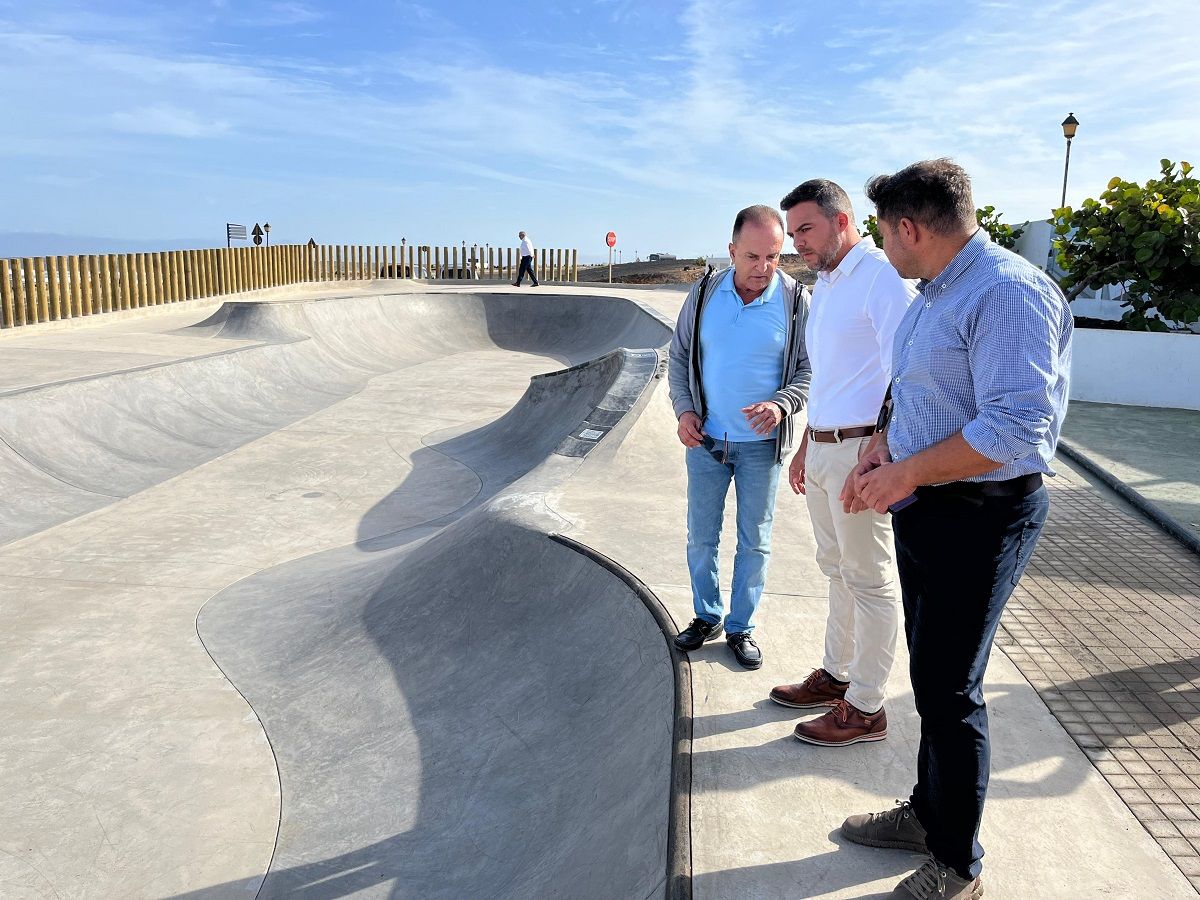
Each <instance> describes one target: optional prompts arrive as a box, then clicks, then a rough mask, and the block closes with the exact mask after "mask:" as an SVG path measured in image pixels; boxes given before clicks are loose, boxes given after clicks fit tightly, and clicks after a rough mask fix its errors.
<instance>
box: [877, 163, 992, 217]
mask: <svg viewBox="0 0 1200 900" xmlns="http://www.w3.org/2000/svg"><path fill="white" fill-rule="evenodd" d="M866 194H867V199H868V200H870V201H871V202H872V203H874V204H875V214H876V215H877V216H878V217H879V218H880V219H886V220H887V221H888V222H889V223H891V224H892V225H893V226H894V225H895V224H896V223H897V222H899V221H900V220H901V219H911V220H912V221H913V222H916V223H917V224H918V225H923V226H924V227H926V228H928V229H929V230H930V231H933V232H936V233H938V234H961V233H962V232H964V231H974V230H975V228H976V227H978V225H979V223H978V222H977V221H976V219H975V200H974V199H973V198H972V196H971V176H970V175H968V174H967V172H966V170H965V169H964V168H963V167H962V166H960V165H959V164H958V163H956V162H952V161H951V160H949V159H927V160H924V161H922V162H916V163H913V164H912V165H911V166H907V167H906V168H903V169H901V170H900V171H899V172H897V173H896V174H895V175H876V176H875V177H874V178H872V179H871V180H870V181H868V182H867V187H866Z"/></svg>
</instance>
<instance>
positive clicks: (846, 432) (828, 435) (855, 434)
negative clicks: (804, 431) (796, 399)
mask: <svg viewBox="0 0 1200 900" xmlns="http://www.w3.org/2000/svg"><path fill="white" fill-rule="evenodd" d="M874 433H875V426H874V425H858V426H855V427H854V428H835V429H833V431H817V430H816V429H815V428H810V429H808V437H809V440H813V441H816V442H817V443H818V444H840V443H841V442H842V441H848V440H850V439H851V438H860V437H870V436H871V435H873V434H874Z"/></svg>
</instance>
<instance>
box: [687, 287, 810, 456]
mask: <svg viewBox="0 0 1200 900" xmlns="http://www.w3.org/2000/svg"><path fill="white" fill-rule="evenodd" d="M731 268H732V266H727V267H725V268H724V269H721V270H720V271H717V272H710V273H709V274H708V275H707V276H706V277H705V278H702V279H700V281H698V282H696V283H695V284H694V285H692V289H691V291H689V292H688V296H687V300H685V301H684V303H683V309H681V310H680V311H679V319H678V321H677V322H676V324H675V333H674V335H673V336H672V337H671V352H670V366H669V368H668V370H667V382H668V384H669V385H670V391H671V405H672V406H673V407H674V409H675V418H676V419H678V418H679V417H680V416H682V415H683V414H684V413H685V412H689V411H691V412H694V413H696V415H698V416H699V417H700V419H701V421H703V420H704V418H705V415H706V412H705V408H704V388H703V382H702V380H701V378H700V372H701V368H702V366H703V360H702V359H701V358H700V357H701V353H700V341H699V338H698V337H697V335H698V332H699V326H700V316H701V315H702V314H703V312H704V304H706V303H707V302H708V299H709V297H710V296H711V295H712V292H713V290H714V289H715V288H716V286H717V285H718V284H720V283H721V279H722V278H724V277H725V274H726V273H727V272H729V270H730V269H731ZM779 278H780V280H781V282H782V287H783V301H784V303H785V304H786V305H787V309H788V331H787V342H786V348H787V349H786V351H785V353H784V366H783V378H782V383H781V384H780V385H779V390H778V391H776V392H775V394H774V395H773V396H771V397H763V398H762V399H764V400H773V401H774V402H776V403H778V404H779V406H780V407H781V408H782V409H783V413H784V416H783V420H782V421H781V422H780V423H779V428H778V430H777V432H776V436H775V461H776V462H783V455H784V454H785V453H786V452H787V451H788V450H789V449H790V448H791V446H792V434H793V431H794V428H795V425H794V422H793V416H795V415H796V413H798V412H800V410H802V409H804V406H805V404H806V403H807V402H808V385H809V382H810V381H812V366H811V365H810V364H809V362H808V350H807V349H806V348H805V346H804V326H805V324H806V323H807V322H808V307H809V293H808V288H806V287H805V286H804V285H802V284H800V283H799V282H797V281H796V280H795V279H794V278H792V277H791V276H790V275H786V274H784V273H783V272H779Z"/></svg>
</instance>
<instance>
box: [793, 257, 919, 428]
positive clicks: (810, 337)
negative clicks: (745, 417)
mask: <svg viewBox="0 0 1200 900" xmlns="http://www.w3.org/2000/svg"><path fill="white" fill-rule="evenodd" d="M916 295H917V288H916V284H915V283H914V282H911V281H905V280H904V279H902V278H901V277H900V276H899V275H898V274H896V270H895V269H894V268H892V264H891V263H889V262H888V261H887V257H886V256H884V255H883V251H882V250H880V249H879V248H878V247H876V246H875V242H874V241H873V240H871V238H870V237H863V238H862V240H860V241H859V242H858V243H857V244H855V245H854V246H853V247H851V248H850V252H849V253H847V254H846V256H845V258H843V259H842V261H841V262H840V263H838V265H837V267H836V268H834V269H833V270H832V271H831V272H818V273H817V283H816V285H815V286H814V287H813V291H812V306H811V309H810V311H809V314H808V324H807V325H806V326H805V329H804V340H805V344H806V346H807V349H808V357H809V360H810V361H811V362H812V370H813V374H812V386H811V388H810V389H809V396H808V423H809V425H810V426H811V427H812V428H816V429H817V430H828V429H833V428H847V427H852V426H855V425H872V424H874V423H875V420H876V418H877V417H878V416H879V407H880V405H881V404H882V403H883V395H884V393H885V392H886V391H887V386H888V382H889V381H890V380H891V377H892V338H893V336H894V335H895V333H896V327H897V326H898V325H899V324H900V319H901V318H902V317H903V316H904V312H905V310H907V309H908V305H909V303H911V302H912V299H913V297H915V296H916Z"/></svg>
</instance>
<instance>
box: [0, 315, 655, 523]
mask: <svg viewBox="0 0 1200 900" xmlns="http://www.w3.org/2000/svg"><path fill="white" fill-rule="evenodd" d="M188 331H189V332H190V333H192V334H199V335H205V334H207V335H209V336H211V337H212V338H213V346H214V350H213V352H212V353H211V354H208V355H204V356H200V357H193V358H189V359H185V360H182V361H178V362H172V363H168V364H163V365H155V366H148V367H143V368H138V369H133V370H128V371H123V372H116V373H111V374H106V375H103V376H97V377H91V378H81V379H74V380H71V381H66V382H61V383H57V384H51V385H45V386H40V387H36V388H31V389H22V390H17V391H11V392H8V393H3V394H0V493H2V494H3V496H4V497H5V498H6V502H5V503H4V504H0V546H2V545H4V544H6V543H9V542H11V541H15V540H19V539H20V538H22V537H26V536H28V535H30V534H34V533H36V532H39V531H42V530H44V529H46V528H49V527H52V526H54V525H56V524H58V523H60V522H64V521H67V520H69V519H71V518H74V517H76V516H79V515H83V514H85V513H87V512H90V511H92V510H95V509H99V508H101V507H104V506H106V505H108V504H110V503H113V502H115V501H117V500H119V499H122V498H125V497H129V496H132V495H133V494H136V493H138V492H139V491H142V490H145V489H146V488H148V487H151V486H152V485H154V484H158V483H159V482H161V481H164V480H166V479H167V478H170V477H172V476H174V475H177V474H179V473H181V472H185V471H187V470H189V469H191V468H194V467H196V466H198V465H201V464H203V463H205V462H207V461H209V460H212V459H215V458H216V457H218V456H221V455H222V454H225V453H228V452H230V451H232V450H234V449H236V448H237V447H240V446H242V445H244V444H246V443H248V442H250V441H252V440H255V439H257V438H259V437H262V436H263V435H266V434H269V433H271V432H272V431H275V430H277V429H279V428H282V427H284V426H286V425H288V424H291V423H293V422H296V421H298V420H300V419H302V418H304V417H306V416H309V415H311V414H313V413H314V412H316V411H318V410H321V409H323V408H325V407H328V406H330V405H332V404H334V403H337V402H338V401H340V400H344V399H346V398H347V397H350V396H352V395H354V394H356V393H357V392H359V391H361V390H362V389H363V387H364V386H365V385H366V384H367V383H368V382H369V381H370V380H371V379H372V378H374V377H376V376H378V375H381V374H384V373H389V372H395V371H397V370H401V369H404V368H406V367H409V366H413V365H416V364H419V363H421V362H423V361H428V360H432V359H436V358H439V357H442V356H445V355H448V354H454V353H463V352H466V351H471V350H485V349H501V350H509V351H515V352H524V353H536V354H541V355H544V356H548V357H551V358H553V359H555V360H558V361H559V362H561V363H563V364H565V365H568V366H570V365H576V364H580V363H583V362H586V361H588V360H591V359H594V358H596V357H599V356H602V355H604V354H606V353H609V352H611V351H613V350H615V349H616V348H653V347H660V346H661V345H663V344H664V343H665V342H666V341H667V339H668V338H669V336H670V330H669V325H668V324H666V323H664V321H662V320H661V319H660V318H659V317H657V316H656V315H655V314H653V313H651V312H648V311H647V310H645V309H643V308H642V307H640V306H639V305H637V304H635V303H632V302H630V301H626V300H622V299H619V298H597V297H579V296H567V297H564V296H554V295H536V296H528V297H517V296H511V295H501V294H494V295H488V294H479V295H474V294H445V295H436V296H434V295H394V296H383V297H351V298H336V299H327V300H320V301H291V302H279V303H270V304H262V303H243V302H234V303H227V304H225V305H224V306H222V307H221V308H220V309H219V310H218V311H217V312H216V313H215V314H214V315H213V316H212V317H210V318H209V319H208V320H206V321H205V322H202V323H200V324H199V325H196V326H192V327H191V328H190V329H188ZM222 338H237V339H239V341H241V342H246V341H249V342H252V343H251V344H250V345H246V344H245V343H239V344H238V345H237V346H236V347H235V348H232V349H222V344H223V343H224V342H223V341H222ZM462 379H463V389H464V390H477V391H481V390H486V373H483V372H474V371H464V372H463V373H462Z"/></svg>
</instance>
